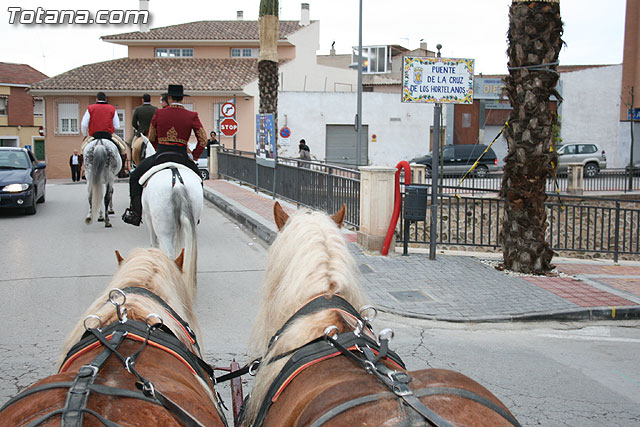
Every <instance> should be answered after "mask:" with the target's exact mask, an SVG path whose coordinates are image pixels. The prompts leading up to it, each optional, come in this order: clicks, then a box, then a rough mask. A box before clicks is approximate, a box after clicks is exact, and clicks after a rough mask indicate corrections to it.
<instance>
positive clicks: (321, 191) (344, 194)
mask: <svg viewBox="0 0 640 427" xmlns="http://www.w3.org/2000/svg"><path fill="white" fill-rule="evenodd" d="M256 171H257V178H258V180H257V188H259V189H261V190H263V191H266V192H268V193H274V192H275V194H276V195H278V196H280V197H283V198H285V199H289V200H292V201H294V202H296V203H298V204H300V205H302V206H307V207H310V208H313V209H318V210H321V211H324V212H327V213H329V214H333V213H334V212H336V211H337V210H339V209H340V208H341V207H342V204H343V203H344V204H345V205H346V217H345V222H346V223H347V224H350V225H352V226H354V227H359V226H360V172H359V171H358V170H354V169H348V168H344V167H338V166H333V165H329V164H326V163H321V162H314V161H305V160H298V159H289V158H284V157H281V158H278V161H277V166H276V168H275V169H274V168H271V167H266V166H263V165H260V164H258V166H257V168H256V159H255V154H254V153H250V152H241V151H237V150H236V151H234V150H228V149H220V150H219V151H218V173H219V174H220V175H222V176H223V177H227V178H232V179H236V180H238V181H241V182H243V183H246V184H249V185H252V186H254V187H256ZM274 179H275V184H276V185H275V187H274Z"/></svg>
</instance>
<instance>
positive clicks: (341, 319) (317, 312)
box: [244, 202, 519, 427]
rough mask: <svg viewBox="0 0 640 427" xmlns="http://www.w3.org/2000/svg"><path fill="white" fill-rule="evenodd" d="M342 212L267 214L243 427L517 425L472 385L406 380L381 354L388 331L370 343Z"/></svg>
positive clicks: (451, 379)
mask: <svg viewBox="0 0 640 427" xmlns="http://www.w3.org/2000/svg"><path fill="white" fill-rule="evenodd" d="M344 213H345V210H344V206H343V207H342V209H341V210H340V211H339V212H337V213H336V214H335V215H334V216H333V217H331V219H330V218H329V217H328V216H327V215H325V214H322V213H318V212H310V211H305V210H300V211H298V212H296V213H295V214H293V215H292V216H291V217H288V215H287V214H286V213H285V212H284V211H283V210H282V208H281V207H280V205H279V204H278V203H277V202H276V204H275V206H274V214H275V220H276V224H277V226H278V229H279V233H278V237H277V238H276V240H275V241H274V243H273V244H272V246H271V248H270V250H269V257H268V261H267V270H266V276H265V285H264V288H263V303H262V306H261V309H260V313H259V315H258V318H257V320H256V323H255V326H254V331H253V342H254V343H255V345H256V348H255V352H256V355H260V356H261V360H262V362H261V364H260V365H259V366H258V367H257V375H256V380H255V385H254V388H253V391H252V393H251V395H250V397H249V400H248V403H247V407H246V412H245V414H244V425H245V426H259V425H269V426H272V425H277V426H308V425H318V426H319V425H332V426H343V425H376V426H379V425H394V426H396V425H402V426H414V425H436V426H450V425H468V426H494V427H495V426H509V425H516V426H517V425H519V424H518V422H517V421H516V420H515V418H513V415H511V413H510V412H509V410H508V409H507V408H506V407H505V406H504V404H502V403H501V402H500V401H499V400H498V399H497V398H496V397H495V396H494V395H493V394H492V393H491V392H489V391H488V390H487V389H485V388H484V387H482V386H481V385H480V384H478V383H476V382H475V381H473V380H472V379H470V378H468V377H466V376H464V375H462V374H460V373H458V372H453V371H448V370H442V369H425V370H421V371H412V372H407V371H406V369H405V368H404V364H403V363H402V361H401V360H400V358H399V357H398V356H397V355H396V354H395V353H393V352H392V351H391V350H389V348H388V343H389V340H390V337H391V334H392V332H391V331H390V330H384V331H382V332H381V334H380V336H379V337H378V338H377V339H376V337H375V336H374V335H373V332H372V328H371V326H370V324H369V322H368V321H369V320H370V319H368V318H367V317H366V316H365V315H364V314H366V313H367V312H369V313H370V312H371V311H372V309H371V308H370V307H369V308H366V309H364V311H363V312H362V313H359V312H358V311H357V310H355V309H354V308H353V307H362V305H363V304H364V298H363V295H362V291H361V290H360V287H359V286H358V285H357V281H356V275H355V268H354V266H355V262H354V259H353V257H352V256H351V254H350V253H349V250H348V247H347V245H346V243H345V240H344V238H343V236H342V233H341V232H340V230H339V227H340V226H341V225H342V221H343V219H344ZM336 224H337V225H336ZM283 325H284V326H283ZM253 367H255V365H254V366H253ZM367 373H369V374H371V375H367Z"/></svg>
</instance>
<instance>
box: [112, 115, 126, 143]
mask: <svg viewBox="0 0 640 427" xmlns="http://www.w3.org/2000/svg"><path fill="white" fill-rule="evenodd" d="M116 114H117V115H118V120H120V127H119V128H117V129H114V130H113V133H115V134H116V135H118V136H119V137H120V138H122V139H124V137H125V133H124V130H125V126H126V125H125V121H124V119H125V114H124V110H116Z"/></svg>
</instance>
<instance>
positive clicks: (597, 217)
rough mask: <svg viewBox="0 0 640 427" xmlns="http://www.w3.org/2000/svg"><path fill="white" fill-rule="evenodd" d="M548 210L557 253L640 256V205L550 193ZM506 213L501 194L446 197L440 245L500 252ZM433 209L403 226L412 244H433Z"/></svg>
mask: <svg viewBox="0 0 640 427" xmlns="http://www.w3.org/2000/svg"><path fill="white" fill-rule="evenodd" d="M403 203H404V201H403ZM403 206H404V205H403ZM545 206H546V209H547V223H548V227H547V241H548V242H549V243H550V245H551V248H552V249H553V250H556V251H568V252H585V253H586V252H591V253H595V252H599V253H602V254H612V255H613V258H614V260H616V261H617V260H618V257H619V255H622V254H632V255H640V201H636V200H616V199H606V198H597V197H589V196H566V195H563V196H560V197H558V196H557V195H553V194H549V201H547V202H546V203H545ZM503 208H504V200H502V199H499V198H497V197H496V194H495V193H494V194H487V195H485V196H484V197H482V196H471V195H462V196H460V195H458V196H456V195H454V194H447V193H443V194H440V195H439V197H438V206H437V233H436V236H437V244H439V245H447V246H477V247H490V248H498V247H499V246H500V229H501V227H502V215H503ZM430 209H431V205H430V204H429V205H428V206H427V213H426V216H425V219H424V221H415V222H414V221H412V222H409V223H408V224H407V223H406V221H402V223H401V225H400V233H399V236H404V235H405V234H404V232H405V229H404V228H405V227H407V226H408V227H409V228H408V236H409V240H408V242H407V243H414V244H425V245H426V244H429V243H430V233H429V230H430V228H429V227H430V218H431V213H430V212H431V211H430ZM399 243H400V244H401V243H402V242H399Z"/></svg>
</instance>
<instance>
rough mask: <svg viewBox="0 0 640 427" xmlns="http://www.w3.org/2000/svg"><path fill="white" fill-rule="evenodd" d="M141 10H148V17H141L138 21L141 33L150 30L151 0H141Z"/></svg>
mask: <svg viewBox="0 0 640 427" xmlns="http://www.w3.org/2000/svg"><path fill="white" fill-rule="evenodd" d="M139 10H145V11H147V16H146V17H139V18H140V21H139V22H138V27H139V28H140V32H141V33H146V32H148V31H149V18H150V17H149V0H140V7H139Z"/></svg>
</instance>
